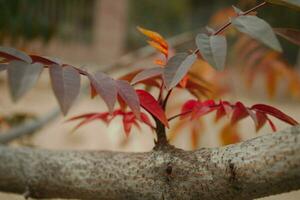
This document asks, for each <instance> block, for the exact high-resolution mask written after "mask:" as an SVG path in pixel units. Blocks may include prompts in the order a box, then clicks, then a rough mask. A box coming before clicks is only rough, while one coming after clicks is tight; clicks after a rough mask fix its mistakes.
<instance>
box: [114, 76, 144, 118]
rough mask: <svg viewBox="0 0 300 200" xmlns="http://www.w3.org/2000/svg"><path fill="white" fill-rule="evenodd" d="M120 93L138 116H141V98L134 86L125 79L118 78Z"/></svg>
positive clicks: (117, 83)
mask: <svg viewBox="0 0 300 200" xmlns="http://www.w3.org/2000/svg"><path fill="white" fill-rule="evenodd" d="M116 85H117V89H118V93H119V95H120V96H121V97H122V99H123V100H124V101H125V102H126V103H127V105H128V106H129V107H130V108H131V110H132V112H133V113H134V114H135V116H136V117H137V118H140V100H139V97H138V95H137V94H136V91H135V90H134V89H133V87H132V86H131V85H130V84H129V83H128V82H127V81H124V80H116Z"/></svg>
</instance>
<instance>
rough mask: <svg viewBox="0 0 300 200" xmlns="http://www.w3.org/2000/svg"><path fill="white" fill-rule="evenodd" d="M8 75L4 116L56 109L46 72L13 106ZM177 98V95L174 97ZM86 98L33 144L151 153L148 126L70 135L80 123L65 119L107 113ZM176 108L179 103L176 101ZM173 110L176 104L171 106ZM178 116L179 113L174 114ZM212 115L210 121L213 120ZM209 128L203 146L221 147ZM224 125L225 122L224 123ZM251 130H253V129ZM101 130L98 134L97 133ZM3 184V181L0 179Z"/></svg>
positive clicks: (95, 126)
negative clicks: (88, 113) (8, 89)
mask: <svg viewBox="0 0 300 200" xmlns="http://www.w3.org/2000/svg"><path fill="white" fill-rule="evenodd" d="M4 79H5V74H4V73H1V74H0V91H1V92H0V114H1V115H5V114H10V113H13V112H29V113H33V114H36V115H43V114H44V113H46V112H48V111H49V110H51V109H52V108H53V107H55V106H56V105H57V104H56V100H55V98H54V95H53V94H52V91H51V89H50V85H49V78H48V74H47V73H44V74H43V75H42V78H41V79H40V80H39V83H38V84H37V86H36V87H35V88H34V89H33V90H32V91H30V92H29V93H28V94H27V95H26V96H25V97H24V98H23V99H21V101H19V102H18V103H17V104H13V103H12V102H11V101H10V99H9V95H8V91H7V85H6V81H5V80H4ZM174 95H176V94H174ZM186 95H187V94H184V95H180V98H177V97H179V96H178V95H176V99H177V100H178V101H179V100H180V99H181V98H186ZM81 96H82V97H81V98H80V101H78V102H77V103H76V104H75V105H74V107H73V108H72V109H71V111H70V112H69V114H68V115H67V116H66V117H62V116H60V117H59V118H58V119H56V120H55V121H54V122H52V123H51V124H49V125H47V127H45V128H44V129H43V130H41V131H40V132H39V133H37V134H35V135H34V137H32V138H31V139H30V143H31V144H32V145H34V146H37V147H40V148H47V149H94V150H104V149H105V150H119V151H148V150H150V149H151V148H152V147H153V134H152V133H151V132H150V131H149V130H148V128H147V127H145V126H142V132H139V131H138V130H136V129H134V131H133V132H132V133H131V135H130V137H129V138H128V139H126V137H125V136H124V134H123V132H122V127H121V126H120V123H119V122H120V119H116V120H115V121H114V122H113V123H112V124H110V125H109V126H108V127H106V125H104V124H103V123H101V122H94V123H91V124H89V125H88V126H85V127H82V128H80V129H79V130H77V131H76V132H75V133H70V131H71V130H72V128H73V127H74V125H75V124H76V123H65V120H66V119H67V118H68V117H70V116H74V115H77V114H82V113H85V112H95V111H99V112H101V111H106V108H105V106H104V104H103V101H102V100H100V99H99V98H96V99H94V100H90V99H89V98H88V94H87V92H86V91H83V92H82V95H81ZM241 100H242V101H243V102H245V103H246V104H247V105H251V104H254V102H253V100H249V98H242V99H241ZM271 104H272V105H274V106H276V107H278V108H280V109H282V110H284V111H285V112H286V113H288V114H289V115H291V116H292V117H294V118H296V119H298V120H300V119H299V112H300V106H296V105H294V104H291V103H282V102H281V103H276V102H272V103H271ZM174 105H176V102H174ZM170 107H172V105H170ZM173 113H176V111H173ZM212 117H213V116H209V117H208V118H212ZM206 122H207V128H206V131H205V134H203V136H202V137H201V141H200V144H201V146H205V147H213V146H218V145H219V140H218V136H217V134H216V133H218V129H219V128H220V124H218V125H215V124H211V120H209V119H207V120H206ZM275 122H276V124H278V129H281V128H284V127H287V126H288V125H286V124H283V123H281V122H278V123H277V121H275ZM251 123H253V122H251V121H250V120H244V122H242V124H241V126H242V129H241V130H249V132H248V131H247V132H242V138H243V139H248V138H251V137H255V136H256V134H255V132H254V128H253V125H252V124H251ZM221 124H222V123H221ZM250 127H251V128H250ZM95 130H98V131H95ZM270 131H271V130H270V128H269V127H265V128H263V129H262V130H261V133H268V132H270ZM174 144H175V145H176V146H178V147H181V148H184V149H190V148H191V147H190V141H189V136H188V134H186V133H182V134H180V135H179V137H178V138H177V139H176V140H175V141H174ZM0 181H1V180H0ZM0 199H1V200H2V199H3V200H19V199H20V200H21V199H23V197H22V196H19V195H10V194H4V193H0ZM265 199H266V200H277V199H286V200H298V199H300V192H291V193H287V194H283V195H277V196H274V197H268V198H265Z"/></svg>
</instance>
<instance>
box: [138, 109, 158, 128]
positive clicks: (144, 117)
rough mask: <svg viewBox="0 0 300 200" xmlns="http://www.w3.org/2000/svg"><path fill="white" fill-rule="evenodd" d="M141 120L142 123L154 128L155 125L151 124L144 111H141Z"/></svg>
mask: <svg viewBox="0 0 300 200" xmlns="http://www.w3.org/2000/svg"><path fill="white" fill-rule="evenodd" d="M141 121H142V122H143V123H145V124H146V125H148V126H149V127H150V128H152V129H154V128H155V127H154V126H153V124H152V123H151V121H150V119H149V117H148V115H146V114H145V113H141Z"/></svg>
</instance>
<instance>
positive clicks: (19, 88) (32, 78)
mask: <svg viewBox="0 0 300 200" xmlns="http://www.w3.org/2000/svg"><path fill="white" fill-rule="evenodd" d="M42 70H43V65H42V64H40V63H34V64H29V63H26V62H23V61H20V60H14V61H11V62H10V63H9V64H8V66H7V73H8V84H9V89H10V94H11V97H12V99H13V101H17V100H18V99H19V98H20V97H22V96H23V95H24V94H25V93H26V92H27V91H29V90H30V89H31V88H32V87H33V85H34V84H35V83H36V81H37V80H38V78H39V75H40V73H41V72H42Z"/></svg>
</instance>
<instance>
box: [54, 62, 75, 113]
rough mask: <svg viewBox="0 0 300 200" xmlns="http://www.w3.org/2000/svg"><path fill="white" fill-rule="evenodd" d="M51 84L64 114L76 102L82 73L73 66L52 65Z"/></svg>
mask: <svg viewBox="0 0 300 200" xmlns="http://www.w3.org/2000/svg"><path fill="white" fill-rule="evenodd" d="M49 70H50V78H51V85H52V89H53V92H54V94H55V97H56V99H57V101H58V103H59V106H60V109H61V111H62V112H63V114H64V115H66V114H67V112H68V110H69V109H70V107H71V106H72V104H73V103H74V101H75V99H76V97H77V96H78V94H79V90H80V74H79V72H78V71H77V70H76V69H74V68H73V67H71V66H64V67H62V66H61V65H56V64H54V65H51V66H50V68H49Z"/></svg>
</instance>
